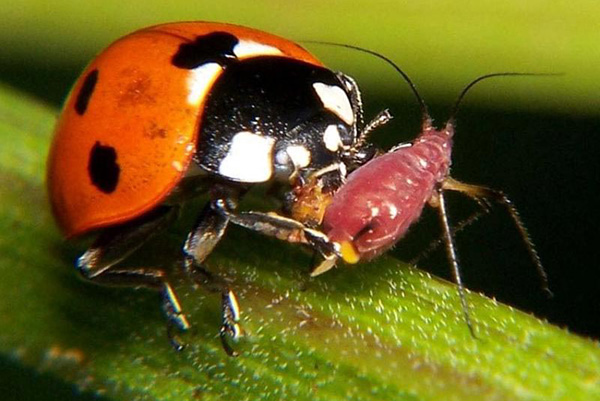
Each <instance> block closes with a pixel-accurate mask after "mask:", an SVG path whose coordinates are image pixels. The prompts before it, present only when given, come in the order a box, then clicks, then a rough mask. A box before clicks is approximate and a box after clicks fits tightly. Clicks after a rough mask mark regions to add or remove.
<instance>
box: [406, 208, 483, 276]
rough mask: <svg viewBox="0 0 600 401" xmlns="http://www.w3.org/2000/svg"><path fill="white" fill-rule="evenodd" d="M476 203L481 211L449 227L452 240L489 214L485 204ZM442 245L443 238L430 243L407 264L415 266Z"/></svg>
mask: <svg viewBox="0 0 600 401" xmlns="http://www.w3.org/2000/svg"><path fill="white" fill-rule="evenodd" d="M477 203H478V204H479V206H481V209H479V210H477V211H476V212H474V213H473V214H471V215H470V216H469V217H467V218H466V219H463V220H461V221H460V222H458V224H457V225H455V226H454V227H450V234H451V235H452V238H454V237H455V236H456V234H458V233H460V232H461V231H463V230H464V229H465V228H467V227H469V226H470V225H471V224H473V223H475V222H476V221H477V220H479V218H481V217H482V216H484V215H486V214H488V213H489V212H490V210H491V209H490V208H489V206H488V205H487V203H485V202H481V201H479V200H478V202H477ZM442 243H444V237H443V236H442V237H440V238H437V239H435V240H433V241H431V242H430V243H429V245H428V246H427V247H426V248H425V249H424V250H423V251H421V252H419V254H418V255H417V256H415V257H414V258H413V259H412V260H411V261H410V262H408V263H410V264H411V265H413V266H416V265H417V264H418V263H419V261H420V260H423V259H426V258H427V257H428V256H429V255H431V253H432V252H433V251H435V250H436V249H438V248H439V247H440V245H442Z"/></svg>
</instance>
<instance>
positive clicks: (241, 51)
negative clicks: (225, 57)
mask: <svg viewBox="0 0 600 401" xmlns="http://www.w3.org/2000/svg"><path fill="white" fill-rule="evenodd" d="M233 53H234V54H235V56H236V57H237V58H239V59H243V58H249V57H256V56H265V55H271V56H278V55H281V54H283V52H282V51H281V50H279V49H278V48H276V47H273V46H269V45H265V44H263V43H258V42H255V41H253V40H240V41H239V42H238V44H237V45H235V46H234V47H233Z"/></svg>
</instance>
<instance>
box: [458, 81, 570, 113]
mask: <svg viewBox="0 0 600 401" xmlns="http://www.w3.org/2000/svg"><path fill="white" fill-rule="evenodd" d="M556 75H563V74H561V73H556V74H553V73H537V72H495V73H492V74H486V75H482V76H480V77H478V78H475V79H474V80H473V81H471V82H470V83H469V84H468V85H467V86H465V87H464V89H463V90H462V91H461V92H460V94H459V95H458V97H457V98H456V101H455V102H454V106H453V107H452V112H451V113H450V118H449V119H448V124H450V125H454V122H455V121H456V115H457V114H458V110H459V108H460V105H461V103H462V101H463V99H464V97H465V95H466V94H467V92H469V90H470V89H471V88H472V87H473V86H475V84H477V83H479V82H481V81H483V80H485V79H488V78H494V77H511V76H512V77H514V76H516V77H531V76H533V77H547V76H556Z"/></svg>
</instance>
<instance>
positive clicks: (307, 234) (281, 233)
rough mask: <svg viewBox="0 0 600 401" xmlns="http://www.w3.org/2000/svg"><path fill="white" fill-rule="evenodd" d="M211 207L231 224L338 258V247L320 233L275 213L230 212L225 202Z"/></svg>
mask: <svg viewBox="0 0 600 401" xmlns="http://www.w3.org/2000/svg"><path fill="white" fill-rule="evenodd" d="M213 207H214V208H215V210H217V211H218V213H219V214H221V215H223V216H224V217H227V219H228V220H229V221H231V223H233V224H236V225H238V226H241V227H244V228H247V229H249V230H252V231H256V232H259V233H261V234H263V235H268V236H270V237H275V238H278V239H280V240H284V241H287V242H291V243H301V244H305V245H308V246H309V247H311V248H312V249H314V250H315V251H317V252H319V253H320V254H321V255H322V256H323V257H324V258H326V259H332V258H335V257H336V256H339V245H338V244H336V243H334V242H331V241H330V240H329V238H328V237H327V236H326V235H325V234H324V233H322V232H321V231H318V230H315V229H312V228H309V227H307V226H305V225H304V224H302V223H301V222H299V221H297V220H294V219H290V218H288V217H284V216H280V215H278V214H276V213H262V212H240V213H236V212H235V211H234V210H232V209H231V208H230V207H229V205H228V203H227V202H226V201H225V200H221V199H220V200H217V201H215V202H214V204H213Z"/></svg>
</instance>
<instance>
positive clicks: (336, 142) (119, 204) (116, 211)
mask: <svg viewBox="0 0 600 401" xmlns="http://www.w3.org/2000/svg"><path fill="white" fill-rule="evenodd" d="M374 121H375V122H373V123H370V124H367V125H363V120H362V105H361V98H360V93H359V90H358V87H357V85H356V83H355V82H354V80H353V79H352V78H350V77H348V76H347V75H345V74H342V73H339V72H333V71H331V70H329V69H327V68H326V67H324V66H323V65H322V64H321V62H319V61H318V60H317V59H316V58H315V57H314V56H313V55H312V54H310V53H309V52H307V51H306V50H304V49H303V48H302V47H300V46H299V45H297V44H296V43H294V42H291V41H288V40H286V39H283V38H280V37H277V36H274V35H271V34H268V33H265V32H261V31H257V30H253V29H249V28H244V27H240V26H235V25H229V24H219V23H206V22H182V23H172V24H165V25H158V26H154V27H150V28H146V29H142V30H140V31H137V32H134V33H132V34H130V35H128V36H125V37H124V38H121V39H119V40H117V41H116V42H114V43H113V44H112V45H110V46H109V47H108V48H107V49H105V50H104V51H103V52H101V53H100V54H99V55H98V56H97V57H96V58H95V59H94V60H93V61H92V62H91V63H90V64H89V65H88V67H87V68H86V69H85V71H84V72H83V74H82V75H81V77H80V78H79V80H78V81H77V82H76V84H75V86H74V87H73V89H72V91H71V93H70V95H69V97H68V99H67V101H66V102H65V105H64V108H63V111H62V113H61V116H60V118H59V120H58V123H57V126H56V129H55V134H54V140H53V143H52V147H51V150H50V154H49V157H48V171H47V178H48V190H49V195H50V201H51V204H52V210H53V212H54V215H55V217H56V220H57V222H58V224H59V226H60V227H61V228H62V230H63V232H64V234H65V235H66V236H67V237H78V236H80V235H82V234H86V233H90V232H97V233H99V235H98V237H97V239H96V241H95V242H94V244H93V245H92V246H91V247H90V248H89V249H88V250H87V251H86V252H85V253H84V254H83V255H82V256H81V257H80V258H79V260H78V262H77V268H78V270H79V272H80V273H81V275H82V276H83V277H84V278H86V279H89V280H91V281H93V282H95V283H99V284H106V285H127V286H133V287H138V286H144V287H149V288H155V289H157V290H159V291H160V293H161V295H162V301H163V309H164V310H165V312H166V315H167V321H168V328H169V330H168V332H169V336H170V338H171V340H172V342H173V344H174V346H175V347H177V348H180V347H181V344H180V343H179V341H178V340H177V336H176V335H175V334H174V333H173V332H172V329H173V328H176V329H180V330H186V329H187V328H188V327H189V323H188V320H187V319H186V317H185V315H184V313H183V311H182V310H181V307H180V304H179V302H178V300H177V297H176V295H175V292H174V290H173V288H172V286H171V285H170V283H169V282H168V280H167V278H166V275H165V273H164V271H163V269H162V268H161V267H160V266H156V267H143V268H131V267H126V266H124V267H120V266H117V264H118V263H119V262H121V261H123V260H124V259H125V258H126V257H127V256H129V255H130V254H131V253H132V252H133V251H134V250H136V249H138V248H139V247H140V246H141V245H142V244H143V243H144V242H146V241H147V240H148V239H149V238H150V237H151V236H152V235H154V234H155V233H156V232H158V231H160V230H162V229H163V228H165V227H166V226H168V224H169V223H170V222H171V221H172V220H173V218H174V217H175V216H176V214H177V210H178V208H179V205H180V204H181V203H182V202H183V201H185V200H186V199H189V198H191V197H193V196H196V195H198V193H204V194H209V197H210V200H209V202H208V204H207V205H206V207H205V208H204V209H203V210H202V212H201V213H200V216H199V218H198V220H197V222H196V224H195V226H194V228H193V229H192V231H191V232H190V234H189V236H188V238H187V241H186V242H185V244H184V246H183V255H184V268H185V269H186V271H187V272H188V273H189V274H190V276H191V277H192V278H193V279H194V280H195V281H196V282H197V283H199V284H201V285H204V286H206V287H207V288H210V289H214V288H217V289H218V290H219V291H220V292H221V293H222V299H223V302H222V315H223V324H222V327H221V330H220V334H221V339H222V341H223V346H224V348H225V350H226V351H227V352H228V353H229V354H233V353H234V351H233V350H232V349H231V347H230V345H228V338H231V337H233V338H236V337H238V336H239V333H240V327H239V323H238V317H239V310H238V306H237V305H238V304H237V300H236V297H235V294H234V292H233V291H232V290H231V289H230V288H229V287H228V286H227V284H226V283H224V282H223V281H222V280H219V279H218V278H217V277H215V276H214V275H212V274H211V273H209V271H208V270H207V269H206V268H205V266H204V261H205V260H206V258H207V257H208V255H209V254H210V253H211V252H212V250H213V249H214V247H215V246H216V245H217V243H218V242H219V240H220V239H221V238H222V237H223V234H224V232H225V229H226V227H227V225H228V224H229V223H233V224H240V225H243V226H245V227H249V228H250V229H252V230H256V231H259V232H263V233H265V234H268V235H276V236H278V237H279V238H284V239H287V240H288V241H291V242H301V243H306V244H309V245H311V246H312V247H313V248H315V249H319V250H323V252H325V253H328V252H331V249H330V247H331V246H332V245H331V244H330V243H329V242H328V241H327V240H326V238H325V237H324V236H323V235H322V234H321V233H319V232H318V231H315V230H311V229H310V228H307V226H306V225H304V224H302V223H300V222H298V221H296V220H293V219H290V218H286V217H282V216H281V215H277V214H271V213H269V214H267V213H260V212H238V211H236V207H237V203H238V200H239V199H240V198H241V197H242V195H243V194H244V193H245V192H246V191H247V190H248V189H249V188H250V187H251V186H254V185H259V184H267V185H268V184H272V183H278V184H279V185H283V187H284V188H285V190H284V191H283V192H284V193H283V199H284V200H286V202H287V205H286V207H285V208H284V210H288V211H289V210H294V209H297V208H295V207H294V203H295V202H296V200H297V199H298V197H297V196H296V195H295V194H296V193H298V192H300V193H301V192H302V189H301V188H302V187H303V186H304V185H306V184H307V183H313V182H315V181H317V182H318V183H319V185H318V186H319V188H322V189H323V191H322V196H324V197H329V198H330V197H331V195H332V193H333V192H334V191H335V190H336V189H337V188H338V187H339V186H340V185H342V183H343V182H344V180H345V178H346V172H347V169H348V168H349V167H351V166H358V165H361V164H363V163H365V162H366V161H367V160H369V159H370V158H371V157H372V156H373V154H374V152H373V149H372V147H371V146H370V145H369V144H367V143H366V141H365V136H366V135H367V134H368V133H369V132H370V131H371V130H373V129H374V128H375V127H376V126H377V125H381V124H383V123H385V122H386V121H387V120H386V119H385V118H381V117H379V118H376V119H375V120H374Z"/></svg>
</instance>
